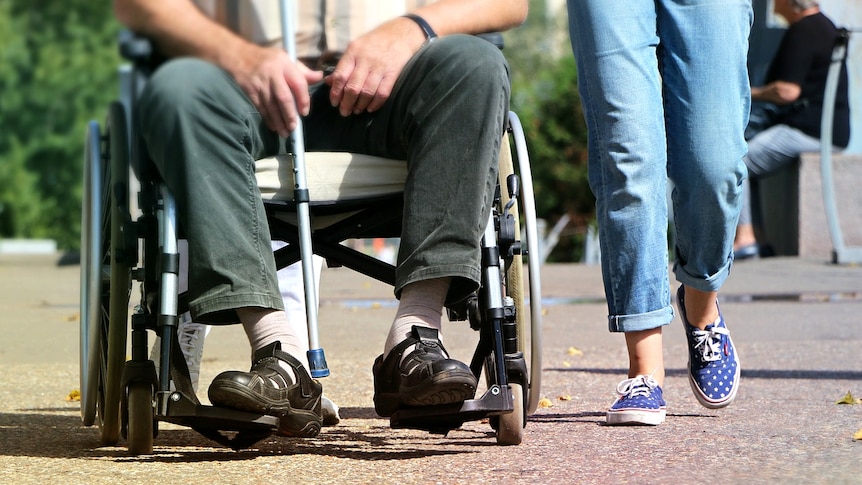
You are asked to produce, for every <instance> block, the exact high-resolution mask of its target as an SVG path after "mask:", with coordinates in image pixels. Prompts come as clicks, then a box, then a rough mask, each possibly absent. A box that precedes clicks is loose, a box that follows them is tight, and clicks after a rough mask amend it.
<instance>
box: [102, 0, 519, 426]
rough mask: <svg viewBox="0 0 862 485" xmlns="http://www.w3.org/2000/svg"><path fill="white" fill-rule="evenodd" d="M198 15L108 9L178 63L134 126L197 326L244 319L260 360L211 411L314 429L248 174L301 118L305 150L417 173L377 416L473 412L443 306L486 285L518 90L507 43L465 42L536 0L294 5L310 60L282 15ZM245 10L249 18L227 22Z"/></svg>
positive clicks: (197, 11) (310, 387)
mask: <svg viewBox="0 0 862 485" xmlns="http://www.w3.org/2000/svg"><path fill="white" fill-rule="evenodd" d="M199 3H200V5H199V6H198V5H195V3H194V2H192V1H191V0H189V1H174V2H162V1H159V0H114V5H115V10H116V14H117V16H118V18H119V19H120V21H121V22H123V23H124V24H125V25H127V26H128V27H129V28H130V29H131V30H133V31H135V32H138V33H140V34H142V35H145V36H147V37H149V38H150V39H152V40H153V42H154V43H155V46H156V48H157V49H158V50H159V52H160V53H162V54H163V55H165V56H167V57H168V58H169V59H170V60H169V61H168V62H166V63H165V64H164V65H162V66H161V67H160V68H159V69H158V70H157V71H156V72H155V73H154V74H153V76H152V77H151V79H150V80H149V82H148V84H147V86H146V88H145V90H144V92H143V93H142V95H141V100H140V107H141V108H140V113H139V114H140V120H139V121H140V127H141V136H142V137H143V140H144V143H145V144H146V148H147V151H148V153H149V155H150V157H151V158H152V160H153V162H154V163H155V165H156V167H157V168H158V170H159V172H160V174H161V176H162V177H163V179H164V181H165V183H166V184H167V185H168V187H169V188H170V189H171V190H172V191H173V193H174V195H175V196H176V200H177V205H178V214H179V219H180V223H181V224H182V225H183V227H184V229H185V232H186V234H187V237H188V241H189V302H190V309H191V313H192V317H193V319H194V321H196V322H200V323H208V324H227V323H236V322H240V323H242V325H243V327H244V329H245V331H246V334H247V335H248V338H249V342H250V343H251V347H252V351H253V358H252V366H251V370H250V371H249V372H240V371H228V372H223V373H222V374H219V375H218V376H217V377H216V378H215V379H214V380H213V382H212V384H211V385H210V387H209V391H208V395H209V398H210V401H211V402H212V403H213V404H214V405H217V406H223V407H230V408H235V409H240V410H246V411H251V412H259V413H264V414H269V415H273V416H278V417H279V418H280V421H281V424H280V427H279V430H278V432H279V434H281V435H286V436H314V435H316V434H317V433H318V432H319V429H320V422H321V417H320V397H321V392H322V390H321V386H320V384H319V383H318V382H317V381H316V380H313V379H311V377H310V376H309V374H308V371H307V370H306V369H307V368H308V363H307V362H306V355H305V349H307V345H308V344H307V342H304V341H301V340H302V339H300V338H299V337H298V336H297V332H296V331H295V330H294V329H293V328H292V327H291V325H290V323H289V322H288V321H287V317H286V315H285V312H284V304H283V302H282V298H281V295H280V292H279V287H278V281H277V279H276V270H275V261H274V257H273V254H272V248H271V247H270V244H271V242H270V235H269V228H268V225H267V220H266V214H265V212H264V208H263V203H262V201H261V198H260V190H259V188H258V187H257V184H256V179H255V175H254V163H255V160H257V159H260V158H263V157H267V156H272V155H275V154H277V153H280V152H283V151H284V150H285V138H286V137H288V135H289V134H290V132H291V131H292V130H293V129H294V128H295V127H296V126H297V123H298V121H299V117H300V116H302V117H303V124H304V125H303V126H304V134H305V145H306V148H307V149H308V150H329V151H350V152H356V153H364V154H369V155H375V156H382V157H387V158H393V159H402V160H406V163H407V167H408V176H407V181H406V184H405V188H404V216H403V231H402V234H401V245H400V249H399V254H398V260H397V264H396V285H395V295H396V296H397V297H398V298H399V299H400V302H399V306H398V309H397V312H396V317H395V320H394V322H393V323H392V325H391V328H390V331H389V335H388V337H387V338H386V342H385V345H384V349H383V353H382V354H381V355H380V357H378V359H377V361H376V362H375V364H374V367H373V374H374V403H375V408H376V410H377V412H378V414H380V415H382V416H390V415H392V414H393V413H394V412H395V411H396V410H398V409H399V408H400V407H402V406H426V405H434V404H446V403H452V402H460V401H463V400H465V399H470V398H472V397H473V395H474V393H475V390H476V385H477V383H476V378H475V377H474V376H473V374H472V372H471V371H470V369H469V367H468V366H467V365H465V364H464V363H462V362H459V361H457V360H454V359H451V358H450V357H449V356H448V354H447V353H446V351H445V349H444V348H443V347H442V344H441V342H440V336H439V332H440V326H441V316H442V309H443V306H444V303H445V302H447V301H449V302H455V301H458V300H460V299H462V298H465V297H466V296H467V295H469V294H470V293H471V292H473V291H474V290H475V289H477V288H478V285H479V277H480V251H479V243H480V240H481V237H482V233H483V229H484V227H485V224H486V223H487V220H488V216H489V211H490V206H491V199H492V197H493V191H494V188H495V185H496V178H497V157H498V154H499V149H500V142H501V137H502V134H503V129H504V124H505V119H506V114H507V112H508V109H509V104H508V103H509V76H508V66H507V64H506V61H505V59H504V58H503V56H502V54H501V52H500V51H499V49H498V48H497V47H495V46H493V45H492V44H490V43H488V42H486V41H484V40H482V39H480V38H478V37H474V36H471V35H456V34H474V33H481V32H488V31H500V30H505V29H507V28H510V27H513V26H516V25H518V24H520V23H521V22H523V20H524V19H525V17H526V14H527V0H505V1H500V0H440V1H437V2H433V3H426V4H424V5H421V6H418V5H411V6H410V7H412V8H409V10H408V11H410V12H411V13H412V14H413V16H410V17H405V16H398V14H399V13H401V12H403V11H404V9H399V8H398V4H401V5H400V6H401V7H405V5H404V4H403V3H401V2H374V3H373V5H360V4H361V3H362V2H349V4H345V5H349V6H350V7H351V8H355V9H360V10H361V12H362V13H363V14H364V15H372V13H373V12H377V13H378V14H381V15H383V14H387V15H388V16H389V17H388V19H386V18H381V19H379V21H374V20H372V19H370V18H363V20H364V22H362V21H357V22H346V21H344V19H345V18H353V16H352V15H351V12H348V11H337V12H332V11H331V9H325V8H324V4H325V3H327V2H323V1H300V2H299V12H300V13H299V19H298V33H297V34H298V35H297V39H298V42H297V50H298V52H297V53H296V54H297V57H298V58H299V59H300V60H301V61H302V62H299V63H294V62H292V61H291V59H290V56H288V54H287V53H285V52H284V50H283V49H282V48H281V47H280V45H281V44H280V42H279V41H278V39H279V37H280V25H279V26H278V28H277V29H276V28H274V26H273V24H274V23H275V25H278V24H277V23H278V19H279V18H280V15H279V11H278V2H276V1H274V0H271V1H263V0H261V1H249V2H223V1H203V0H201V1H200V2H199ZM414 3H415V2H414ZM338 5H342V4H341V3H339V4H338ZM345 8H346V7H345ZM237 9H239V10H240V11H239V16H238V21H237V20H236V19H237V17H236V16H233V17H226V15H228V14H230V13H231V11H233V12H236V11H237ZM396 10H400V12H396ZM205 12H208V13H210V14H211V16H208V15H207V14H206V13H205ZM230 18H233V19H234V20H233V21H231V20H230ZM358 18H362V17H358ZM225 19H227V20H225ZM383 20H385V21H383ZM220 22H221V23H220ZM245 28H250V29H256V30H257V33H258V34H259V35H258V36H256V37H253V42H252V41H249V40H246V38H244V37H243V36H241V35H239V34H238V33H237V32H238V31H240V30H242V29H245ZM275 30H278V33H277V34H275V35H274V32H275ZM348 42H349V43H348ZM328 65H334V67H335V70H334V72H333V73H332V74H330V75H328V76H326V77H324V74H323V72H321V71H320V70H318V69H321V68H323V67H328ZM345 324H349V322H345Z"/></svg>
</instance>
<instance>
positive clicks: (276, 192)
mask: <svg viewBox="0 0 862 485" xmlns="http://www.w3.org/2000/svg"><path fill="white" fill-rule="evenodd" d="M305 173H306V181H307V183H308V191H309V197H310V198H311V201H310V203H311V204H315V203H332V202H343V201H351V200H361V199H365V198H374V197H380V196H386V195H394V194H399V193H401V192H403V191H404V181H405V180H406V178H407V163H406V162H404V161H402V160H391V159H387V158H381V157H374V156H370V155H359V154H354V153H347V152H309V153H306V155H305ZM255 175H256V177H257V183H258V186H259V187H260V192H261V195H262V197H263V200H264V201H290V200H293V189H294V184H295V177H294V175H295V174H294V163H293V156H291V155H279V156H276V157H271V158H265V159H262V160H258V161H257V162H256V164H255Z"/></svg>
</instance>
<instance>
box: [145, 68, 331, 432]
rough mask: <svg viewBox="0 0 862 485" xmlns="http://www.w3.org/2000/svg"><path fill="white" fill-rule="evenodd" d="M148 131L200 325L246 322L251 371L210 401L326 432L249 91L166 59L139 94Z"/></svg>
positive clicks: (266, 145) (272, 148)
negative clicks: (276, 245) (276, 250)
mask: <svg viewBox="0 0 862 485" xmlns="http://www.w3.org/2000/svg"><path fill="white" fill-rule="evenodd" d="M140 106H141V133H142V136H143V138H144V140H145V142H146V145H147V150H148V152H149V155H150V157H151V158H152V159H153V162H154V163H155V165H156V167H157V168H158V170H159V172H160V173H161V175H162V177H163V179H164V181H165V183H166V185H167V186H168V187H169V188H170V189H171V191H172V192H173V194H174V195H175V197H176V200H177V207H178V214H179V219H180V223H181V225H182V226H183V228H184V229H185V231H186V236H187V238H188V241H189V302H190V308H191V312H192V316H193V318H194V320H195V321H197V322H201V323H214V324H224V323H235V322H242V324H243V327H244V328H245V330H246V333H247V334H248V336H249V341H250V342H251V345H252V351H253V356H254V357H253V364H252V369H251V372H226V373H222V374H220V375H219V376H217V377H216V379H215V380H214V381H213V383H212V385H211V386H210V390H209V397H210V401H212V402H213V404H216V405H221V406H225V407H232V408H237V409H243V410H247V411H252V412H260V413H265V414H271V415H275V416H279V417H280V418H281V426H280V428H279V433H281V434H285V435H298V436H313V435H315V434H317V432H318V431H319V429H320V395H321V387H320V384H319V383H318V382H317V381H314V380H312V379H311V377H310V376H309V375H308V372H307V370H306V369H307V367H308V365H307V363H306V356H305V352H304V347H306V344H305V343H304V342H301V340H300V339H298V338H297V337H296V335H294V334H293V332H292V329H291V328H290V326H289V324H288V322H287V317H286V316H285V313H284V306H283V303H282V300H281V295H280V293H279V288H278V281H277V279H276V270H275V261H274V258H273V255H272V249H271V246H270V237H269V226H268V224H267V221H266V214H265V211H264V208H263V202H262V200H261V197H260V191H259V189H258V187H257V181H256V179H255V175H254V160H255V159H257V158H260V157H262V156H264V155H266V154H275V153H277V151H278V150H279V146H280V140H279V139H278V137H277V136H276V135H275V134H274V133H273V132H271V131H269V130H267V129H266V128H265V127H264V126H263V123H262V121H261V118H260V115H259V114H258V113H257V112H256V111H255V109H254V108H253V106H252V105H251V103H250V102H249V101H248V99H247V98H246V96H245V95H244V94H243V93H242V91H241V90H240V89H239V87H238V86H237V85H236V84H235V83H234V82H233V80H232V79H231V78H230V77H229V76H228V75H227V74H226V73H225V72H223V71H221V70H220V69H218V68H216V67H214V66H213V65H211V64H209V63H206V62H204V61H200V60H193V59H179V60H175V61H171V62H168V63H167V64H165V65H164V66H163V67H161V68H160V69H159V70H158V71H157V72H156V73H155V74H154V75H153V76H152V78H151V80H150V82H149V83H148V85H147V87H146V89H145V91H144V93H143V94H142V97H141V103H140Z"/></svg>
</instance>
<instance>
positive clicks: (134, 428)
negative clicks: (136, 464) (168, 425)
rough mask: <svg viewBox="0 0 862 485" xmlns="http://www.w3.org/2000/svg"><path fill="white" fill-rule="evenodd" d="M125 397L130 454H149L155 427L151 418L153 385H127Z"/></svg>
mask: <svg viewBox="0 0 862 485" xmlns="http://www.w3.org/2000/svg"><path fill="white" fill-rule="evenodd" d="M127 392H128V394H127V397H126V404H127V406H128V407H127V408H126V410H125V411H126V412H125V415H126V417H127V418H128V421H127V423H126V425H127V428H126V441H127V443H128V445H129V454H131V455H150V454H152V453H153V437H154V436H155V434H154V433H153V430H154V429H155V427H154V423H153V418H154V415H155V408H154V407H153V387H152V386H151V385H149V384H147V383H141V382H137V383H133V384H130V385H129V388H128V391H127Z"/></svg>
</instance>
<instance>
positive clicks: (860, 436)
mask: <svg viewBox="0 0 862 485" xmlns="http://www.w3.org/2000/svg"><path fill="white" fill-rule="evenodd" d="M853 439H854V440H856V441H862V429H860V430H859V431H857V432H855V433H853Z"/></svg>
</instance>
